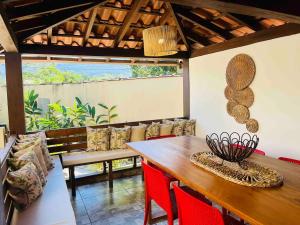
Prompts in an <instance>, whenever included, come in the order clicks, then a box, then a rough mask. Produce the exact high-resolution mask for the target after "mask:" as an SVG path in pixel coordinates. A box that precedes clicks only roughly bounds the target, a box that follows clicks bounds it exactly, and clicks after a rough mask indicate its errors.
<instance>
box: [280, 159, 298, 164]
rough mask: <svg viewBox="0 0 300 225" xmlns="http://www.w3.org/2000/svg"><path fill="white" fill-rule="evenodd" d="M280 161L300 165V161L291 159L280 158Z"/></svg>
mask: <svg viewBox="0 0 300 225" xmlns="http://www.w3.org/2000/svg"><path fill="white" fill-rule="evenodd" d="M278 159H280V160H283V161H286V162H290V163H295V164H297V165H300V160H297V159H291V158H287V157H279V158H278Z"/></svg>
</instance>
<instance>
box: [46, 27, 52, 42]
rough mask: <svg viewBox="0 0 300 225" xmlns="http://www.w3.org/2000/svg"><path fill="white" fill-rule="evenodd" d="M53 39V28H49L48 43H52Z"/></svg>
mask: <svg viewBox="0 0 300 225" xmlns="http://www.w3.org/2000/svg"><path fill="white" fill-rule="evenodd" d="M51 39H52V28H50V29H48V30H47V44H48V45H51Z"/></svg>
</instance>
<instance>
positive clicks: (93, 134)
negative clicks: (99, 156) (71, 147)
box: [86, 127, 110, 151]
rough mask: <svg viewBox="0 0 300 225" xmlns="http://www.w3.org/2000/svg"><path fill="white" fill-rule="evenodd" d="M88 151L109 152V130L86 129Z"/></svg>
mask: <svg viewBox="0 0 300 225" xmlns="http://www.w3.org/2000/svg"><path fill="white" fill-rule="evenodd" d="M86 132H87V151H107V150H109V134H110V129H109V128H91V127H87V128H86Z"/></svg>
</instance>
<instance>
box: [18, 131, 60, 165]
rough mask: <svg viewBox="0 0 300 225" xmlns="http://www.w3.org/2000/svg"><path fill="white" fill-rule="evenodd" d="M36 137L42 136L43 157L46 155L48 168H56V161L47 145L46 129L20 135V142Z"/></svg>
mask: <svg viewBox="0 0 300 225" xmlns="http://www.w3.org/2000/svg"><path fill="white" fill-rule="evenodd" d="M36 138H41V142H42V145H41V146H42V150H43V157H44V160H45V163H46V166H47V169H48V170H50V169H52V168H54V163H53V160H52V158H51V156H50V154H49V150H48V147H47V137H46V133H45V131H41V132H38V133H35V134H27V135H19V141H20V142H26V141H30V139H36Z"/></svg>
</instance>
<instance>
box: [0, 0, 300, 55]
mask: <svg viewBox="0 0 300 225" xmlns="http://www.w3.org/2000/svg"><path fill="white" fill-rule="evenodd" d="M267 3H268V4H267ZM0 11H1V18H2V21H0V27H1V30H2V29H5V32H6V34H7V37H5V38H6V39H5V40H4V41H3V40H1V44H2V46H3V48H4V50H6V51H19V52H21V53H30V54H43V53H44V54H65V55H72V54H75V55H81V54H82V55H91V56H98V55H100V56H124V57H131V56H132V57H143V38H142V32H143V30H144V29H146V28H149V27H153V26H158V25H163V24H168V25H173V26H176V27H177V30H178V51H179V54H177V55H175V56H173V57H176V58H186V57H190V56H191V55H192V56H197V55H203V54H208V53H211V52H216V51H219V50H225V49H228V48H232V47H238V46H242V45H246V44H249V43H250V44H251V43H254V42H257V41H263V40H268V39H272V38H276V37H280V36H285V35H290V34H294V33H299V32H300V24H299V23H300V5H299V3H297V0H286V1H285V2H284V4H283V3H281V5H280V4H278V1H276V3H273V2H272V3H271V2H269V1H263V3H262V1H250V0H231V1H230V0H227V1H218V0H171V1H159V0H108V1H104V0H4V1H2V3H1V7H0ZM0 39H3V38H0ZM99 49H101V51H99ZM169 57H170V56H169Z"/></svg>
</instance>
